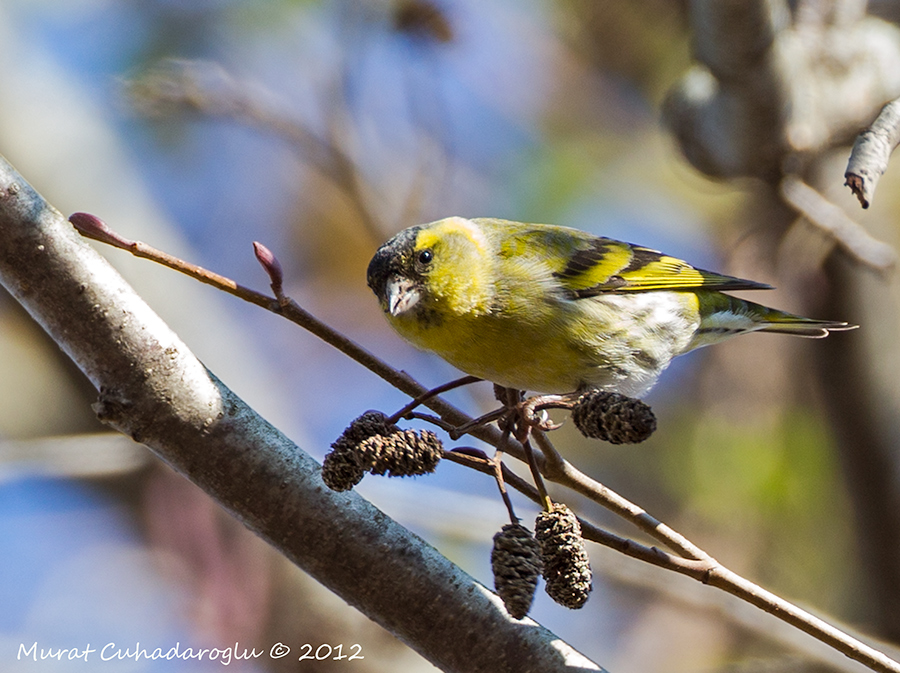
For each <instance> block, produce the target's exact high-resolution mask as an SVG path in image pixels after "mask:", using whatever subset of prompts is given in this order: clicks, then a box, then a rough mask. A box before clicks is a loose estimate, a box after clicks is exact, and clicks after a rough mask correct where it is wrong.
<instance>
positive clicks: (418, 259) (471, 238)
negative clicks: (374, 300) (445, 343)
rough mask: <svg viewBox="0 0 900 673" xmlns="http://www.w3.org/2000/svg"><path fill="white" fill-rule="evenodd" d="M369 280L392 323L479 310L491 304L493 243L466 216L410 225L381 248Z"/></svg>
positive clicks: (373, 259)
mask: <svg viewBox="0 0 900 673" xmlns="http://www.w3.org/2000/svg"><path fill="white" fill-rule="evenodd" d="M367 277H368V284H369V287H370V288H372V291H373V292H374V293H375V295H376V296H377V297H378V300H379V302H381V308H382V310H384V312H385V314H386V315H387V316H388V319H389V320H391V321H392V322H394V321H397V320H405V319H407V318H410V317H414V318H416V319H417V320H419V321H422V320H427V321H434V320H440V319H441V318H444V317H447V316H448V315H452V314H457V315H462V314H471V313H473V312H478V311H479V310H482V309H483V308H484V307H486V306H487V305H489V303H490V299H489V297H490V291H491V264H490V250H489V245H488V241H487V239H486V238H485V236H484V233H483V232H482V230H481V228H480V227H479V226H478V225H477V224H476V223H475V222H473V221H472V220H467V219H465V218H462V217H448V218H446V219H443V220H439V221H437V222H432V223H431V224H423V225H417V226H414V227H410V228H408V229H404V230H403V231H401V232H400V233H398V234H397V235H396V236H394V237H393V238H392V239H391V240H389V241H388V242H387V243H385V244H384V245H382V246H381V247H380V248H379V249H378V251H377V252H376V253H375V256H374V257H372V261H371V262H369V268H368V272H367Z"/></svg>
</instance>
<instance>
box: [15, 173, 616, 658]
mask: <svg viewBox="0 0 900 673" xmlns="http://www.w3.org/2000/svg"><path fill="white" fill-rule="evenodd" d="M0 282H2V283H3V285H4V286H5V287H6V288H7V289H8V290H9V292H10V293H12V294H13V296H14V297H16V299H18V300H19V301H20V302H21V303H22V304H23V306H25V308H26V309H27V310H28V311H29V313H30V314H31V315H32V316H33V317H34V318H35V319H36V320H37V321H38V322H39V323H40V324H41V325H42V326H43V327H44V329H46V330H47V332H48V333H49V334H50V335H51V336H52V337H53V338H54V340H56V342H57V343H58V344H59V345H60V346H61V347H62V348H63V349H64V350H65V352H66V353H67V354H68V355H69V356H70V357H71V358H72V359H73V360H74V361H75V362H76V363H77V364H78V366H79V367H80V368H81V369H82V371H84V373H85V374H86V375H87V376H88V378H90V380H91V381H92V382H93V384H94V385H95V386H96V387H97V388H98V390H100V391H101V394H100V401H99V402H98V404H97V411H98V414H99V415H100V417H101V418H102V419H104V420H105V421H106V422H108V423H109V424H110V425H112V426H113V427H115V428H117V429H119V430H120V431H122V432H124V433H126V434H128V435H131V436H132V437H134V438H135V439H137V440H139V441H141V442H143V443H145V444H147V445H148V446H149V447H150V448H151V449H152V450H153V451H154V452H155V453H157V455H159V456H160V457H161V458H162V459H163V460H165V461H166V462H167V463H169V464H170V465H172V466H173V467H174V468H175V469H177V470H179V471H180V472H181V473H183V474H184V475H185V476H187V477H188V478H189V479H191V481H193V482H195V483H196V484H198V485H199V486H200V487H201V488H203V489H204V490H205V491H206V492H207V493H209V494H210V495H211V496H212V497H214V498H215V499H216V500H217V501H218V502H220V503H221V504H222V505H223V506H224V507H225V508H227V509H228V510H230V511H231V512H232V513H234V514H235V515H236V516H237V517H238V518H239V519H241V520H242V521H243V522H244V524H245V525H247V526H248V527H249V528H250V529H251V530H253V531H255V532H256V533H258V534H259V535H260V536H261V537H263V538H264V539H266V540H268V541H269V542H270V543H271V544H272V545H273V546H275V547H276V548H277V549H279V550H280V551H282V552H283V553H284V554H285V555H286V556H287V557H288V558H290V559H291V560H292V561H294V562H295V563H296V564H297V565H299V566H300V567H301V568H303V569H304V570H306V571H307V572H308V573H310V574H311V575H312V576H313V577H315V578H316V579H317V580H319V581H320V582H322V584H324V585H326V586H327V587H329V588H330V589H331V590H333V591H334V592H335V593H337V594H338V595H340V596H341V597H343V598H344V599H345V600H346V601H347V602H349V603H350V604H351V605H353V606H355V607H357V608H358V609H359V610H360V611H362V612H363V613H364V614H366V615H368V616H369V617H370V618H372V619H373V620H375V621H376V622H378V623H379V624H381V625H383V626H384V627H385V628H387V629H388V630H389V631H391V632H392V633H394V634H395V635H397V636H398V637H399V638H400V639H401V640H403V641H404V642H406V643H407V644H409V645H410V646H411V647H413V648H414V649H416V650H417V651H418V652H420V653H421V654H422V655H423V656H425V657H426V658H428V659H429V660H430V661H431V662H433V663H434V664H435V665H437V666H439V667H440V668H442V669H443V670H448V671H462V670H465V671H498V670H525V669H526V668H529V667H533V670H566V669H568V668H574V667H579V669H581V668H586V669H589V670H599V669H598V667H597V666H596V665H595V664H593V663H591V662H590V661H588V660H587V659H585V658H584V657H583V656H582V655H580V654H579V653H577V652H575V651H574V650H573V649H572V648H570V647H569V646H568V645H565V644H564V643H562V641H560V640H559V638H557V637H556V636H554V635H553V634H551V633H549V632H548V631H546V630H545V629H543V628H541V627H539V626H536V625H535V624H534V623H533V622H530V621H527V620H526V621H522V622H517V621H515V620H513V619H511V618H510V617H508V616H507V614H506V612H505V611H504V609H503V607H502V605H501V604H500V602H499V599H497V598H496V597H495V596H494V595H493V594H492V593H491V592H490V591H488V590H487V589H486V588H485V587H483V586H482V585H480V584H478V583H477V582H475V581H474V580H473V579H472V578H471V577H469V576H468V575H466V574H465V573H464V572H462V571H461V570H460V569H459V568H458V567H456V566H455V565H453V564H452V563H450V562H449V561H447V559H445V558H444V557H443V556H441V555H440V554H439V553H438V552H437V551H436V550H435V549H434V548H432V547H431V546H430V545H428V544H427V543H425V542H424V541H422V540H421V539H419V538H418V537H416V536H414V535H412V534H411V533H409V532H408V531H406V530H405V529H404V528H402V527H401V526H399V525H397V524H396V523H395V522H394V521H392V520H391V519H389V518H388V517H387V516H385V515H384V514H383V513H382V512H380V511H378V510H377V509H375V508H374V507H373V506H372V505H371V504H369V503H368V502H367V501H365V500H363V499H362V498H360V497H358V496H357V495H355V494H352V493H340V494H338V493H334V492H332V491H329V490H328V489H327V488H326V487H325V486H324V485H323V484H322V482H321V480H320V478H319V465H318V463H316V461H314V460H313V459H312V458H311V457H309V456H307V455H306V454H304V453H303V452H302V451H300V449H298V448H297V447H296V446H295V445H294V444H293V443H291V442H290V440H288V439H287V438H286V437H285V436H284V435H282V434H281V433H280V432H279V431H278V430H276V429H275V428H274V427H272V426H271V425H269V424H268V423H266V421H264V420H263V419H262V418H260V417H259V416H258V415H256V413H255V412H253V411H252V410H251V409H250V408H249V407H247V406H246V405H245V404H244V403H243V402H242V401H241V400H240V399H238V398H237V397H236V396H235V395H234V394H233V393H232V392H231V391H230V390H228V389H227V388H226V387H225V386H224V385H223V384H222V383H221V382H220V381H219V380H218V379H216V378H215V376H213V375H212V374H211V373H209V372H208V371H207V370H206V369H205V368H204V367H203V365H202V364H201V363H200V362H199V361H198V360H197V359H196V358H195V357H194V356H193V355H192V354H191V353H190V351H188V349H187V348H186V347H185V345H184V344H183V343H182V342H181V341H180V340H179V339H178V337H177V336H176V335H175V334H174V333H173V332H172V331H171V330H170V329H169V328H168V327H167V326H166V325H165V324H164V323H163V322H162V321H161V320H160V319H159V318H158V317H157V316H156V315H155V314H154V313H153V311H152V310H151V309H150V308H149V307H148V306H147V305H146V304H144V302H143V301H142V300H141V299H140V298H139V297H138V296H137V295H136V294H135V293H134V291H133V290H132V289H131V288H130V287H129V286H128V285H127V284H126V283H125V282H124V281H123V280H122V278H121V277H120V276H119V275H118V274H117V273H116V272H115V270H113V269H112V267H111V266H109V264H108V263H107V262H106V261H105V260H104V259H103V258H102V257H100V256H99V255H98V254H97V253H96V252H95V251H94V250H93V249H91V248H90V247H89V246H88V245H87V244H86V243H85V242H84V241H82V240H81V239H80V237H79V236H78V234H77V233H76V232H75V231H74V229H73V228H72V227H71V225H70V224H69V223H68V222H67V221H66V220H65V219H64V218H63V217H62V216H61V215H60V213H59V212H57V211H56V210H55V209H53V208H52V207H50V206H49V205H48V204H47V203H46V202H45V201H44V200H43V199H42V198H41V197H40V196H39V195H38V194H37V193H36V192H35V191H34V190H33V189H32V188H31V187H30V186H29V185H28V184H27V183H26V182H25V181H24V179H23V178H22V177H21V176H20V175H18V173H16V172H15V170H14V169H13V168H12V167H11V166H9V164H7V163H6V162H5V160H2V159H0ZM510 652H515V656H514V657H511V656H510V655H509V653H510ZM524 662H528V664H527V665H526V664H524Z"/></svg>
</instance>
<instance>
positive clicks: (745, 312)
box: [693, 292, 858, 347]
mask: <svg viewBox="0 0 900 673" xmlns="http://www.w3.org/2000/svg"><path fill="white" fill-rule="evenodd" d="M698 296H699V299H700V315H701V316H702V318H701V323H700V327H699V328H698V330H697V336H696V338H695V343H694V346H693V347H697V346H700V345H703V346H705V345H707V344H709V343H716V342H718V341H721V340H723V339H726V338H729V337H731V336H734V335H736V334H741V333H746V332H777V333H779V334H793V335H795V336H802V337H807V338H811V339H821V338H822V337H826V336H828V334H829V333H830V332H837V331H841V330H848V329H856V327H858V325H852V324H850V323H846V322H839V321H836V320H814V319H813V318H804V317H803V316H799V315H794V314H793V313H787V312H785V311H779V310H778V309H774V308H769V307H768V306H763V305H762V304H755V303H753V302H750V301H746V300H744V299H739V298H737V297H733V296H731V295H728V294H722V293H721V292H710V293H702V294H701V293H698Z"/></svg>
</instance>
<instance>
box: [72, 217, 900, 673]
mask: <svg viewBox="0 0 900 673" xmlns="http://www.w3.org/2000/svg"><path fill="white" fill-rule="evenodd" d="M71 219H72V222H73V224H74V225H75V226H76V227H78V229H79V231H81V232H82V233H84V234H85V235H88V236H91V237H92V238H95V239H97V240H102V241H104V242H107V243H110V244H111V245H115V246H116V247H120V248H122V249H125V250H128V251H130V252H132V253H133V254H138V252H139V253H140V256H142V257H145V258H148V259H151V260H152V261H158V262H160V263H162V264H165V265H166V266H169V267H170V268H173V269H175V270H178V271H181V272H183V273H186V274H188V275H191V276H193V277H196V278H198V279H199V280H202V281H203V282H207V283H211V284H213V285H216V286H219V285H220V286H221V289H223V290H224V291H227V292H230V293H231V294H235V295H236V296H239V297H242V298H246V299H248V301H252V302H253V303H255V304H257V305H259V306H262V307H263V308H267V309H269V310H272V311H274V312H276V313H283V312H284V309H285V307H295V310H296V311H300V312H302V316H303V319H302V320H294V322H296V323H297V324H298V325H300V326H301V327H304V328H305V329H309V330H310V331H312V332H313V333H316V334H317V335H318V336H320V337H322V338H324V339H325V340H326V341H327V342H328V343H330V344H332V345H334V346H336V347H338V348H339V349H340V350H341V351H342V352H344V353H345V354H347V355H349V356H350V357H352V358H353V359H355V360H356V361H357V362H359V363H360V364H363V366H366V367H369V368H370V369H371V370H372V371H373V372H375V373H376V374H378V375H379V376H382V378H384V379H385V380H386V381H388V382H391V383H392V384H394V382H396V384H400V385H398V387H400V389H401V390H404V392H409V390H410V389H414V391H413V393H412V396H413V397H418V396H420V395H423V394H424V393H425V392H427V391H425V389H424V388H423V387H422V386H420V385H419V384H417V383H415V382H414V381H412V379H410V378H409V377H408V376H406V375H405V374H403V373H401V372H397V371H395V370H393V369H392V368H391V367H390V366H389V365H387V364H386V363H384V362H382V361H380V360H378V359H377V358H375V357H374V356H372V355H371V354H369V353H367V352H366V351H364V350H363V349H362V348H360V347H359V346H356V344H353V342H350V341H349V340H347V339H346V338H345V337H343V336H341V335H338V334H337V333H336V332H334V330H332V329H331V328H329V327H328V326H327V325H325V324H324V323H321V322H320V321H318V320H316V319H315V318H313V317H312V316H311V315H309V314H308V313H306V312H305V311H303V309H301V308H300V307H299V306H297V305H296V304H295V303H294V302H293V301H292V300H290V298H288V297H286V296H283V295H281V294H280V285H281V272H280V265H278V263H277V261H276V260H275V258H274V256H273V255H272V254H271V253H270V252H268V251H267V250H266V249H265V248H263V247H262V246H260V245H259V244H257V246H256V249H257V257H258V258H259V259H260V261H261V263H262V264H263V266H264V268H265V269H266V270H267V272H268V273H269V274H270V278H271V280H272V285H273V287H274V288H276V290H275V291H276V294H277V295H278V296H277V297H276V298H273V299H266V298H265V297H264V295H259V294H258V293H255V292H253V291H249V290H246V289H245V288H242V289H241V290H240V291H238V290H237V288H238V287H239V286H237V284H236V283H234V282H233V281H231V280H229V279H227V278H224V277H223V276H218V274H212V273H211V272H208V271H206V270H203V269H200V268H199V267H195V266H194V265H191V264H189V263H187V262H183V261H181V260H178V261H177V262H173V261H172V260H173V258H171V256H169V255H167V254H166V253H161V252H159V251H155V250H154V249H153V248H151V247H150V246H147V245H146V244H143V243H136V242H133V241H127V240H125V239H122V238H121V237H120V236H118V235H117V234H115V233H114V232H112V231H110V230H109V228H108V227H106V225H104V224H103V223H102V222H101V221H100V220H98V219H97V218H95V217H93V216H90V215H85V214H83V213H77V214H75V215H73V216H72V218H71ZM154 255H158V257H159V259H155V258H154ZM247 293H250V294H247ZM245 294H247V296H246V297H245V296H244V295H245ZM286 317H290V316H288V315H286ZM291 319H293V318H291ZM423 403H424V404H425V405H426V406H428V407H429V408H431V409H432V410H434V411H436V412H437V413H438V414H440V416H441V419H440V421H441V424H442V425H443V424H447V423H449V424H451V425H463V424H467V423H471V420H472V419H470V418H468V417H467V416H466V415H465V414H462V413H461V412H460V411H458V410H456V409H455V408H453V407H450V406H449V405H446V403H445V402H443V401H442V400H441V399H440V397H438V396H434V397H429V398H427V399H425V401H424V402H423ZM472 434H473V435H474V436H477V437H479V438H481V439H483V440H484V441H486V442H488V443H491V444H493V445H494V446H498V445H499V443H500V441H501V435H500V432H499V430H497V429H496V428H494V427H492V426H491V427H489V426H482V427H477V426H476V427H475V428H473V430H472ZM535 436H536V437H537V439H538V442H539V445H540V446H541V447H542V449H544V455H542V456H537V457H536V458H537V459H538V467H539V468H540V470H541V472H542V473H543V474H545V476H547V478H548V479H550V480H552V481H554V482H556V483H558V484H561V485H563V486H567V487H569V488H571V489H573V490H575V491H577V492H579V493H581V494H583V495H585V496H587V497H589V498H591V499H592V500H594V501H595V502H597V503H599V504H601V505H602V506H604V507H606V508H607V509H609V510H611V511H613V512H615V513H616V514H618V515H619V516H621V517H623V518H624V519H626V520H628V521H630V522H631V523H632V524H634V525H635V526H637V527H638V528H639V529H640V530H642V531H644V532H645V533H647V534H648V535H650V536H651V537H653V538H654V539H656V540H659V541H661V542H662V543H663V544H665V545H667V546H668V547H669V548H670V549H672V550H673V551H675V552H676V554H675V555H673V554H670V553H667V552H664V551H662V550H660V549H657V548H655V547H647V546H645V545H641V544H640V543H638V542H635V541H633V540H630V539H627V538H622V537H619V536H616V535H613V534H611V533H608V532H606V531H604V530H602V529H600V528H599V527H597V526H594V525H592V524H590V523H589V522H584V525H583V531H584V532H585V537H587V538H588V539H592V540H594V541H596V542H598V543H600V544H603V545H605V546H608V547H610V548H612V549H616V550H618V551H620V552H622V553H624V554H626V555H629V556H632V557H634V558H638V559H640V560H643V561H645V562H648V563H652V564H654V565H657V566H659V567H662V568H666V569H669V570H673V571H675V572H678V573H680V574H684V575H687V576H689V577H692V578H693V579H696V580H699V581H701V582H703V583H704V584H710V585H712V586H716V587H718V588H720V589H722V590H724V591H726V592H728V593H731V594H733V595H735V596H738V597H739V598H742V599H743V600H745V601H747V602H748V603H751V604H752V605H755V606H757V607H759V608H760V609H762V610H764V611H766V612H768V613H770V614H772V615H775V616H777V617H778V618H780V619H782V620H783V621H785V622H787V623H788V624H791V625H793V626H795V627H797V628H798V629H800V630H802V631H804V632H806V633H808V634H810V635H812V636H813V637H815V638H818V639H819V640H821V641H822V642H824V643H826V644H828V645H830V646H832V647H834V648H835V649H836V650H838V651H840V652H842V653H844V654H845V655H846V656H848V657H850V658H852V659H855V660H857V661H860V662H861V663H863V664H865V665H866V666H869V667H870V668H872V669H873V670H876V671H889V672H892V673H900V664H898V663H897V662H894V661H893V660H891V659H890V658H888V657H887V656H885V655H884V654H882V653H880V652H878V651H876V650H874V649H872V648H871V647H869V646H867V645H865V644H864V643H862V642H860V641H858V640H856V639H855V638H852V637H850V636H849V635H847V634H845V633H843V632H842V631H840V630H838V629H836V628H834V627H832V626H830V625H829V624H827V623H826V622H824V621H822V620H821V619H818V618H817V617H815V616H813V615H811V614H809V613H808V612H806V611H804V610H802V609H800V608H798V607H797V606H795V605H793V604H791V603H789V602H788V601H785V600H784V599H782V598H780V597H778V596H776V595H775V594H772V593H771V592H768V591H766V590H765V589H763V588H761V587H759V586H757V585H755V584H753V583H752V582H750V581H749V580H746V579H744V578H743V577H741V576H739V575H737V574H736V573H734V572H732V571H731V570H729V569H727V568H725V567H724V566H722V565H721V564H719V563H718V562H717V561H716V560H715V559H714V558H713V557H712V556H710V555H709V554H707V553H706V552H705V551H703V550H702V549H700V548H699V547H697V546H696V545H694V544H693V543H692V542H690V541H689V540H688V539H687V538H685V537H684V536H682V535H681V534H679V533H677V532H676V531H674V530H672V529H671V528H669V527H668V526H667V525H665V524H664V523H662V522H660V521H658V520H657V519H655V518H654V517H652V516H651V515H650V514H648V513H647V512H646V511H644V510H643V509H642V508H641V507H639V506H638V505H636V504H634V503H632V502H630V501H628V500H627V499H626V498H623V497H622V496H620V495H619V494H618V493H616V492H614V491H612V490H611V489H609V488H607V487H606V486H604V485H603V484H600V483H599V482H597V481H595V480H594V479H591V478H590V477H588V476H587V475H585V474H584V473H582V472H580V471H579V470H578V469H577V468H575V467H574V466H573V465H571V464H570V463H569V462H568V461H566V460H563V459H561V458H560V456H559V455H558V453H557V452H556V451H555V449H552V447H551V446H548V444H547V443H548V442H549V440H548V439H547V438H546V436H545V435H544V434H543V433H536V435H535ZM503 446H504V450H505V451H506V452H508V453H509V454H511V455H513V456H515V457H516V458H518V459H520V460H523V459H524V458H525V452H524V450H523V447H522V445H521V444H519V443H518V442H506V443H504V445H503ZM546 455H550V456H551V460H550V461H548V460H547V458H546V457H545V456H546ZM445 457H447V458H448V459H450V460H453V461H454V462H457V463H460V464H464V465H467V466H469V467H473V468H474V469H478V470H480V471H482V472H485V473H487V474H491V475H493V473H494V467H493V464H492V463H491V461H490V460H488V459H487V457H486V456H485V457H484V459H481V458H480V457H478V456H477V455H474V456H473V455H472V454H471V453H468V452H467V453H460V452H445ZM550 468H552V469H550ZM503 475H504V479H505V480H506V482H507V483H508V484H510V485H512V486H513V487H514V488H516V489H518V490H520V491H521V492H523V493H525V494H526V495H527V496H528V497H529V498H532V499H534V500H536V501H541V497H540V496H539V494H538V492H537V490H536V489H535V488H534V487H532V486H531V485H528V484H526V483H525V482H524V481H523V480H521V479H520V478H518V477H517V476H516V475H515V474H514V473H512V472H510V471H508V470H504V472H503ZM426 656H427V654H426Z"/></svg>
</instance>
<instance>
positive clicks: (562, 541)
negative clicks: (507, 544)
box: [534, 503, 593, 610]
mask: <svg viewBox="0 0 900 673" xmlns="http://www.w3.org/2000/svg"><path fill="white" fill-rule="evenodd" d="M534 536H535V538H536V539H537V541H538V543H539V544H540V547H541V559H542V561H543V564H544V582H545V583H546V591H547V594H548V595H549V596H550V598H552V599H553V600H555V601H556V602H557V603H559V604H560V605H564V606H565V607H567V608H570V609H572V610H577V609H578V608H580V607H582V606H584V604H585V603H586V602H587V599H588V596H589V595H590V593H591V589H592V588H593V586H592V584H591V576H592V575H591V562H590V559H589V558H588V554H587V549H585V546H584V539H583V538H582V537H581V524H579V523H578V519H577V518H575V515H574V514H573V513H572V511H571V510H570V509H569V508H568V507H566V506H565V505H563V504H562V503H555V504H554V505H553V506H552V509H551V511H549V512H541V513H540V514H538V517H537V520H536V521H535V524H534Z"/></svg>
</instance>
